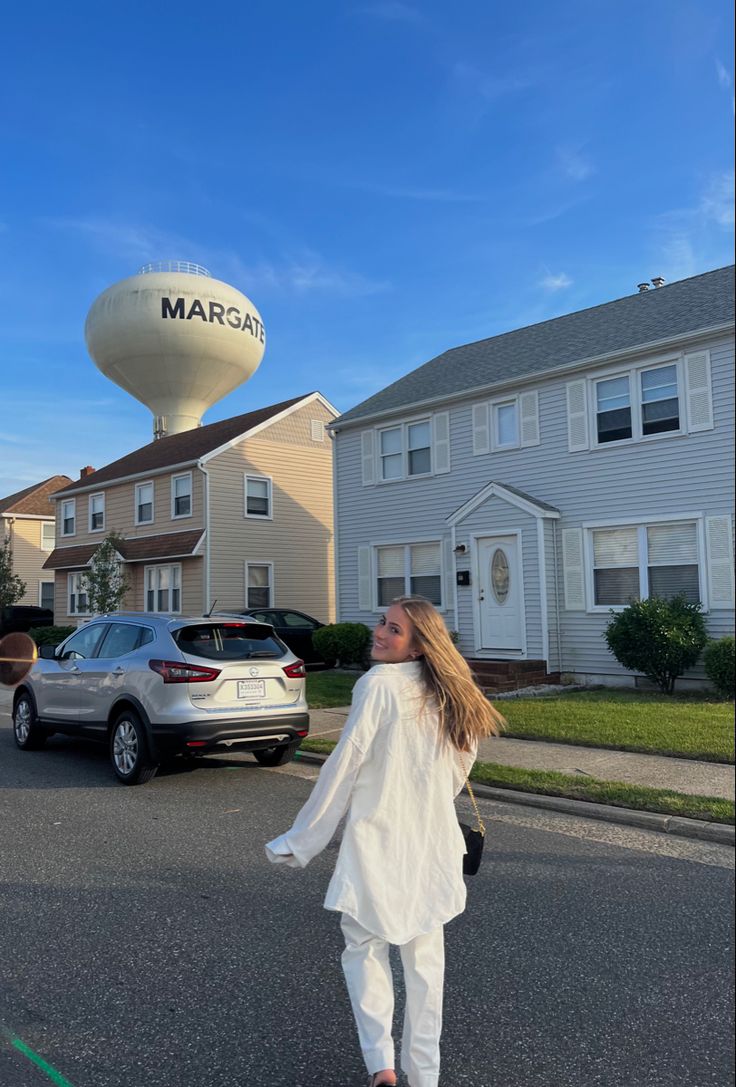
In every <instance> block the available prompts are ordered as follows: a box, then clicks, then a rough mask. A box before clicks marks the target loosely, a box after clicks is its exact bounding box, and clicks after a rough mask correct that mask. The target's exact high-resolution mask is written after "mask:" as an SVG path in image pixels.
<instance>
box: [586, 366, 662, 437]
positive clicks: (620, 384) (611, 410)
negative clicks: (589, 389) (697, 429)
mask: <svg viewBox="0 0 736 1087" xmlns="http://www.w3.org/2000/svg"><path fill="white" fill-rule="evenodd" d="M677 371H678V368H677V364H676V363H669V364H668V365H666V366H653V367H651V368H650V369H647V370H639V371H629V373H626V374H621V375H620V376H618V377H611V378H602V379H601V380H599V381H596V382H595V420H596V430H595V433H596V443H597V444H598V445H606V444H607V443H608V442H622V441H631V440H634V441H639V440H641V439H642V438H648V437H651V436H653V435H657V434H667V433H671V432H673V431H674V432H679V431H680V429H681V418H680V394H679V380H678V372H677Z"/></svg>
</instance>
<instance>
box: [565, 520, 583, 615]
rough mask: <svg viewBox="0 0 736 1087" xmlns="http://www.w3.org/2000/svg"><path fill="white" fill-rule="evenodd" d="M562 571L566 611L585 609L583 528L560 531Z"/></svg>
mask: <svg viewBox="0 0 736 1087" xmlns="http://www.w3.org/2000/svg"><path fill="white" fill-rule="evenodd" d="M562 573H563V581H564V585H565V608H566V610H567V611H585V577H584V571H583V530H582V529H581V528H566V529H564V530H563V532H562Z"/></svg>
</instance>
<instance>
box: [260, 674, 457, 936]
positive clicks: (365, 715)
mask: <svg viewBox="0 0 736 1087" xmlns="http://www.w3.org/2000/svg"><path fill="white" fill-rule="evenodd" d="M421 670H422V665H421V664H420V663H418V662H415V661H409V662H406V663H402V664H377V665H375V666H374V667H373V668H371V670H370V671H369V672H367V673H366V674H365V675H364V676H361V678H360V679H359V680H358V682H357V683H356V685H355V688H354V691H353V704H352V707H351V710H350V715H349V716H348V719H347V721H346V723H345V727H344V729H343V731H342V735H341V737H340V740H339V743H338V744H337V746H336V748H335V749H334V751H333V752H332V754H331V755H330V757H329V758H328V759H327V761H326V762H325V763H324V765H323V766H322V769H321V771H320V775H319V778H318V780H317V783H316V784H315V786H314V789H313V790H312V793H311V795H310V797H309V799H308V800H307V802H306V804H305V805H304V807H303V808H302V809H301V811H300V812H299V814H298V815H297V817H296V819H295V821H294V825H293V826H292V828H291V830H288V831H287V832H286V833H285V834H282V835H280V836H279V837H278V838H275V839H274V840H273V841H272V842H269V843H268V844H267V846H266V854H267V856H268V858H269V860H271V861H272V862H273V863H287V864H290V865H292V866H293V867H296V866H299V867H304V866H305V865H306V864H308V863H309V861H310V860H311V859H312V857H314V856H316V855H317V854H318V853H319V852H321V850H323V849H324V848H325V846H326V845H327V844H328V843H329V841H330V839H331V838H332V836H333V834H334V833H335V830H336V829H337V825H338V823H339V822H340V819H341V818H342V816H343V815H344V814H345V812H346V811H347V821H346V825H345V830H344V833H343V838H342V843H341V846H340V852H339V855H338V859H337V865H336V867H335V871H334V874H333V876H332V879H331V880H330V884H329V887H328V889H327V896H326V898H325V903H324V904H325V908H326V909H328V910H339V911H340V912H341V913H347V914H349V915H350V916H351V917H353V918H355V920H356V921H358V923H359V924H361V925H362V926H363V928H365V929H367V930H368V931H369V932H371V933H373V934H374V935H376V936H379V937H381V938H382V939H384V940H387V941H388V942H389V943H393V944H403V943H407V942H408V941H409V940H412V939H414V937H415V936H419V935H421V934H422V933H425V932H431V931H432V929H434V928H437V927H438V926H439V925H442V924H444V923H445V922H447V921H449V920H450V919H451V918H452V917H455V916H456V915H457V914H459V913H462V911H463V909H464V908H465V897H466V891H465V883H464V881H463V875H462V862H463V855H464V853H465V841H464V838H463V835H462V831H461V830H460V827H459V825H458V821H457V816H456V814H455V807H454V803H453V800H454V797H455V796H456V794H457V793H458V792H459V791H460V789H461V788H462V786H463V782H464V780H465V770H464V767H463V763H462V761H461V760H464V761H465V768H466V769H468V770H469V769H470V767H471V766H472V764H473V762H474V760H475V752H470V753H468V754H465V755H463V756H460V755H459V753H458V752H457V751H456V750H455V748H454V747H452V746H451V745H450V744H449V743H447V742H446V741H444V740H443V739H442V737H441V736H440V734H439V728H438V713H437V709H436V707H435V705H434V702H433V700H432V698H431V697H430V698H425V686H424V683H423V681H422V679H421ZM289 854H291V856H288V855H289Z"/></svg>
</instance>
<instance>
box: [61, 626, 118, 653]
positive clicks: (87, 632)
mask: <svg viewBox="0 0 736 1087" xmlns="http://www.w3.org/2000/svg"><path fill="white" fill-rule="evenodd" d="M106 629H107V623H94V624H90V625H88V626H86V627H82V629H81V630H78V631H77V633H76V634H72V636H71V638H70V639H69V641H68V642H66V643H65V645H64V651H63V653H62V654H61V659H62V660H87V658H88V657H93V656H94V653H95V649H96V647H97V644H98V642H99V640H100V638H101V637H102V635H103V634H104V632H105V630H106Z"/></svg>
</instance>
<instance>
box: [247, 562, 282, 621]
mask: <svg viewBox="0 0 736 1087" xmlns="http://www.w3.org/2000/svg"><path fill="white" fill-rule="evenodd" d="M251 566H265V567H266V568H267V569H268V603H267V604H254V605H253V606H252V608H251V605H250V604H249V603H248V588H249V586H248V570H249V568H250V567H251ZM273 570H274V564H273V561H272V560H270V559H245V560H244V562H243V604H244V606H245V607H246V608H247V609H248V610H252V611H255V610H256V609H257V610H258V611H269V610H270V609H271V608H275V607H276V604H275V599H276V591H275V588H274V580H273Z"/></svg>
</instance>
